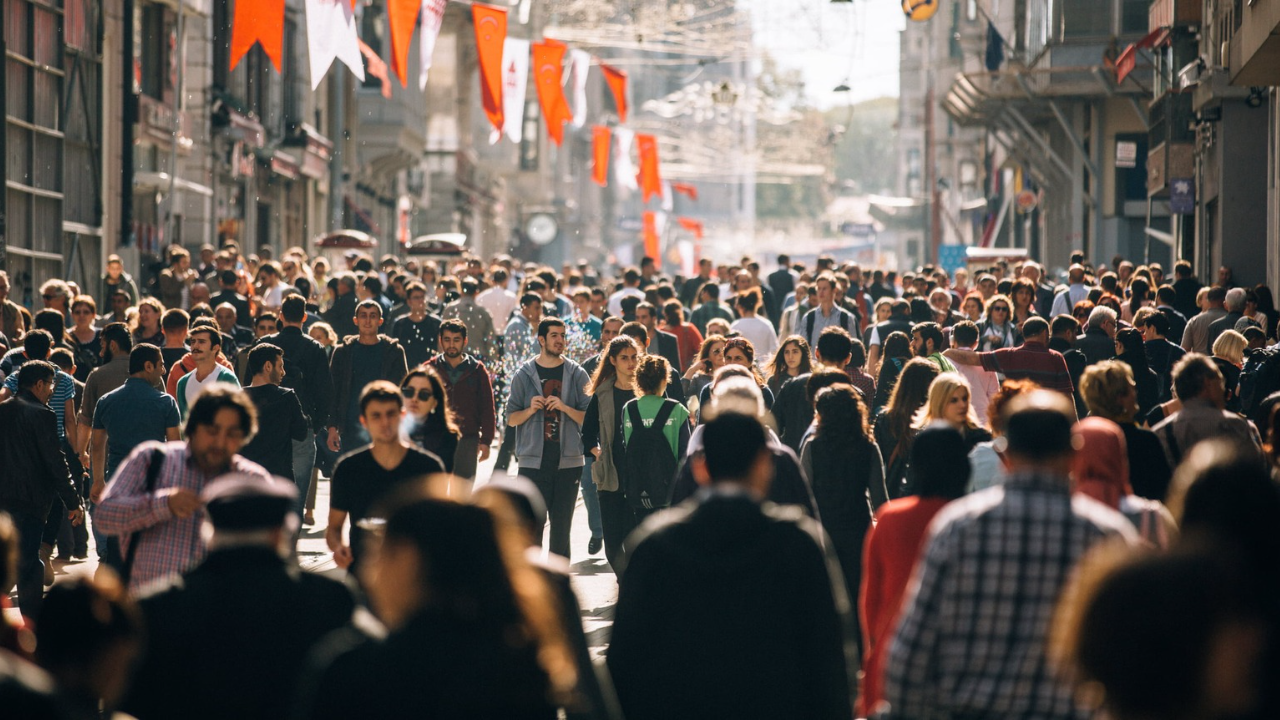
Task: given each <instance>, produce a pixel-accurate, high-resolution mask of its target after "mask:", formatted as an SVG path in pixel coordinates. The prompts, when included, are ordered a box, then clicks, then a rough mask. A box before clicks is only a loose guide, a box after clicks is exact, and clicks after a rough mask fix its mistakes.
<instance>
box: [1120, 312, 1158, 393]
mask: <svg viewBox="0 0 1280 720" xmlns="http://www.w3.org/2000/svg"><path fill="white" fill-rule="evenodd" d="M1116 359H1117V360H1120V361H1121V362H1123V363H1124V364H1126V365H1128V366H1129V369H1130V370H1132V371H1133V382H1134V385H1136V386H1137V388H1138V413H1139V415H1146V414H1147V413H1149V412H1151V410H1152V409H1153V408H1154V407H1155V406H1156V405H1159V404H1160V376H1159V375H1156V371H1155V370H1152V369H1151V366H1149V365H1148V364H1147V348H1146V345H1145V344H1144V343H1143V340H1142V333H1140V332H1138V331H1137V330H1134V329H1133V328H1129V329H1127V330H1121V331H1120V332H1118V333H1116Z"/></svg>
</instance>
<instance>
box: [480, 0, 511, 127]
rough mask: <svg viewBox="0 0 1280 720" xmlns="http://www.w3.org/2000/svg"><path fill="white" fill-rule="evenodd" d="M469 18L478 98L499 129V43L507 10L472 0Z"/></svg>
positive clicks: (500, 117)
mask: <svg viewBox="0 0 1280 720" xmlns="http://www.w3.org/2000/svg"><path fill="white" fill-rule="evenodd" d="M471 21H472V24H474V25H475V28H476V53H477V54H478V55H479V61H480V95H481V97H480V101H481V104H483V105H484V114H485V115H486V116H488V118H489V123H490V124H492V125H493V127H494V128H496V129H497V130H498V132H502V46H503V45H504V44H505V42H506V39H507V11H506V10H505V9H503V8H499V7H493V6H492V5H481V4H480V3H475V4H473V5H472V6H471Z"/></svg>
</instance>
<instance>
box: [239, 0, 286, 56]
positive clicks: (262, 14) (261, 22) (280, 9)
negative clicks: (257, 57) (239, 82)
mask: <svg viewBox="0 0 1280 720" xmlns="http://www.w3.org/2000/svg"><path fill="white" fill-rule="evenodd" d="M254 43H258V44H259V45H261V46H262V52H264V53H266V54H267V57H269V58H271V64H272V65H274V66H275V68H276V72H280V61H281V59H282V58H283V57H284V0H242V2H238V3H236V14H235V17H234V18H233V19H232V21H231V69H232V70H235V69H236V65H239V64H240V58H242V57H244V54H245V53H247V52H249V50H250V49H251V48H252V47H253V45H254Z"/></svg>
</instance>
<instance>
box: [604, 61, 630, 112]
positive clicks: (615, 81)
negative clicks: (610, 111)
mask: <svg viewBox="0 0 1280 720" xmlns="http://www.w3.org/2000/svg"><path fill="white" fill-rule="evenodd" d="M600 71H601V72H603V73H604V81H605V83H606V84H608V86H609V91H610V92H612V93H613V106H614V108H616V109H617V111H618V122H622V123H625V122H626V121H627V74H626V73H625V72H623V71H622V70H619V69H617V68H612V67H609V66H608V65H603V64H602V65H601V66H600Z"/></svg>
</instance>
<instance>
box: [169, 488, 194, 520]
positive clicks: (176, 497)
mask: <svg viewBox="0 0 1280 720" xmlns="http://www.w3.org/2000/svg"><path fill="white" fill-rule="evenodd" d="M168 502H169V511H170V512H172V513H173V514H174V516H175V517H179V518H184V519H185V518H189V517H191V516H192V515H194V514H195V513H196V511H197V510H199V509H200V496H199V495H196V494H195V493H193V492H191V491H190V490H185V489H182V488H179V489H176V490H174V491H173V492H172V493H170V494H169V498H168Z"/></svg>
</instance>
